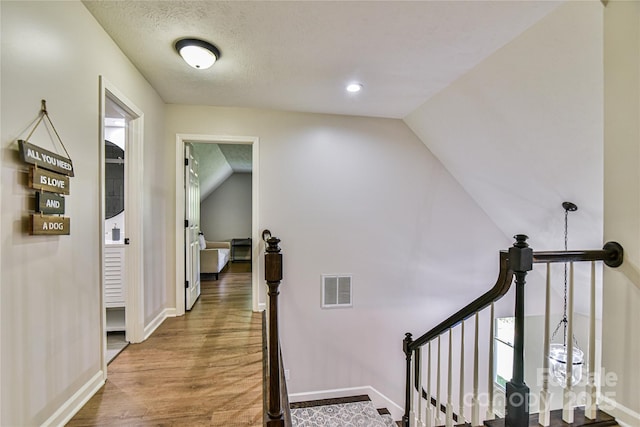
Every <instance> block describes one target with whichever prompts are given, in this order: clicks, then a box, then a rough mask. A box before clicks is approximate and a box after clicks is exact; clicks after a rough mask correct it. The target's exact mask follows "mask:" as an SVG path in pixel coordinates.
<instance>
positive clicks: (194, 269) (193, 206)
mask: <svg viewBox="0 0 640 427" xmlns="http://www.w3.org/2000/svg"><path fill="white" fill-rule="evenodd" d="M185 159H186V161H185V179H184V182H185V186H186V188H185V199H186V200H185V219H186V223H185V236H184V240H185V280H186V283H185V309H186V310H191V307H193V304H195V302H196V300H197V299H198V297H199V296H200V243H199V239H198V232H199V231H200V178H199V177H198V162H197V160H196V159H195V158H194V157H193V147H192V146H191V144H186V145H185Z"/></svg>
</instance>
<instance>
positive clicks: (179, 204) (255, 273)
mask: <svg viewBox="0 0 640 427" xmlns="http://www.w3.org/2000/svg"><path fill="white" fill-rule="evenodd" d="M186 142H196V143H212V144H247V145H251V146H252V159H251V161H252V165H251V218H252V219H251V239H252V240H251V242H252V246H253V247H252V248H251V250H252V258H251V259H252V266H251V276H252V278H251V296H252V302H251V304H252V308H253V311H262V310H264V306H265V304H266V303H265V302H260V287H259V283H260V279H259V266H260V256H259V254H260V242H261V241H262V237H261V236H260V220H259V218H258V213H259V212H260V210H259V202H260V198H259V191H258V190H259V188H260V171H259V163H260V162H259V160H260V158H259V154H260V150H259V142H260V140H259V138H258V137H255V136H229V135H202V134H186V133H178V134H176V151H175V161H176V163H175V167H176V187H175V188H176V223H175V227H176V228H175V235H176V248H175V257H176V258H175V262H176V307H175V314H176V316H183V315H184V314H185V308H184V304H185V295H184V281H185V272H184V203H185V195H184V144H185V143H186ZM261 307H262V308H261Z"/></svg>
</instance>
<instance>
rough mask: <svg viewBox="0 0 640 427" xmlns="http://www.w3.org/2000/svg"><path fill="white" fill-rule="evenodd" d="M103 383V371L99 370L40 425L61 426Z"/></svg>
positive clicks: (43, 426)
mask: <svg viewBox="0 0 640 427" xmlns="http://www.w3.org/2000/svg"><path fill="white" fill-rule="evenodd" d="M103 385H104V372H102V371H99V372H98V373H96V374H95V375H94V376H93V378H91V379H90V380H89V381H87V383H86V384H85V385H83V386H82V387H80V389H79V390H78V391H76V392H75V393H74V395H73V396H71V397H70V398H69V400H67V401H66V402H64V403H63V404H62V406H60V407H59V408H58V410H57V411H56V412H54V413H53V415H51V416H50V417H49V418H48V419H47V420H46V421H45V422H44V423H42V427H45V426H46V427H48V426H63V425H65V424H66V423H68V422H69V420H71V418H73V416H74V415H75V414H76V413H78V411H79V410H80V409H82V407H83V406H84V404H85V403H87V402H88V401H89V399H91V397H92V396H93V395H94V394H96V393H97V391H98V390H100V387H102V386H103Z"/></svg>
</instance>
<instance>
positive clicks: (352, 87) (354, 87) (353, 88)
mask: <svg viewBox="0 0 640 427" xmlns="http://www.w3.org/2000/svg"><path fill="white" fill-rule="evenodd" d="M361 90H362V85H361V84H360V83H351V84H349V85H347V92H351V93H355V92H360V91H361Z"/></svg>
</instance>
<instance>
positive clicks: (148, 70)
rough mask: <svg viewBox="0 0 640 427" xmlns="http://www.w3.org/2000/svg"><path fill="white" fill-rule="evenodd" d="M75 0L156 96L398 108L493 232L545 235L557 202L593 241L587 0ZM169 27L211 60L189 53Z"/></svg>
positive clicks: (592, 88) (596, 131)
mask: <svg viewBox="0 0 640 427" xmlns="http://www.w3.org/2000/svg"><path fill="white" fill-rule="evenodd" d="M83 3H84V4H85V6H86V7H87V9H88V10H89V11H90V12H91V13H92V14H93V16H94V17H95V18H96V19H97V21H98V22H99V23H100V25H102V27H103V28H104V29H105V30H106V31H107V33H108V34H109V35H110V36H111V37H112V38H113V40H114V41H115V42H116V43H117V44H118V45H119V47H120V48H121V49H122V51H123V52H124V53H125V54H126V55H127V56H128V57H129V58H130V60H131V61H132V62H133V64H134V65H135V66H136V67H137V68H138V69H139V70H140V72H141V73H142V74H143V75H144V76H145V77H146V79H147V80H148V81H149V82H150V83H151V85H152V86H153V87H154V88H155V89H156V90H157V91H158V93H159V94H160V96H161V97H162V98H163V100H164V101H165V102H166V103H176V104H194V105H216V106H233V107H254V108H264V109H279V110H286V111H300V112H315V113H328V114H346V115H361V116H375V117H388V118H402V119H403V120H404V121H405V123H406V124H407V125H408V126H410V127H411V129H412V130H413V131H414V132H415V133H416V135H418V137H419V138H420V139H421V140H422V141H423V142H424V143H425V145H426V146H427V147H428V148H429V149H430V150H431V151H432V152H433V153H434V154H435V155H436V156H437V157H438V158H439V159H440V161H441V162H442V163H443V164H444V166H445V167H446V168H447V169H448V170H449V171H450V172H451V173H452V175H453V176H454V177H455V178H456V179H457V180H458V181H459V182H460V183H461V184H462V185H463V187H464V188H465V189H466V190H467V191H468V192H469V194H470V195H471V197H473V198H474V200H476V202H477V203H478V205H479V206H480V207H481V208H482V209H484V210H485V212H487V214H488V215H489V216H490V217H491V218H492V220H493V221H494V222H495V223H496V224H497V225H498V227H500V228H501V229H502V230H503V231H504V233H505V235H506V236H511V235H513V234H514V233H515V232H527V233H530V234H531V235H532V236H537V238H538V242H536V243H537V245H538V247H540V246H541V245H549V246H550V247H551V248H554V249H557V248H558V247H559V246H560V244H561V243H562V242H561V240H560V236H561V233H558V231H561V223H560V222H561V220H560V218H561V216H562V211H561V208H560V204H561V202H562V201H564V200H570V201H573V202H576V203H577V204H578V205H579V206H580V208H581V210H580V211H579V212H578V214H577V215H575V222H574V224H576V230H581V231H582V232H581V234H580V235H579V236H577V238H575V242H576V244H577V245H579V246H584V247H593V245H594V244H596V245H597V244H599V241H600V240H601V237H602V182H603V179H602V106H601V101H602V99H601V94H602V73H601V68H602V64H601V49H602V28H601V21H602V8H603V6H602V4H601V3H600V2H599V1H590V2H564V1H525V0H513V1H506V0H505V1H482V0H478V1H407V2H405V1H177V0H176V1H97V0H84V1H83ZM184 37H197V38H202V39H204V40H207V41H209V42H211V43H214V44H215V45H217V47H218V48H219V49H220V50H221V52H222V56H221V58H220V60H219V61H218V62H217V63H216V64H214V66H213V67H212V68H210V69H208V70H204V71H202V70H195V69H193V68H191V67H189V66H188V65H187V64H186V63H185V62H184V61H182V59H181V58H180V56H179V55H178V54H177V52H176V51H175V49H174V47H173V45H174V43H175V41H176V40H178V39H180V38H184ZM351 81H358V82H360V83H362V84H363V85H364V89H363V90H362V91H361V92H360V93H357V94H348V93H346V92H345V90H344V87H345V85H346V83H348V82H351ZM210 148H211V147H210ZM217 150H218V154H219V155H220V157H221V158H222V159H225V156H224V155H223V153H222V151H220V148H217ZM226 164H227V166H226V167H225V170H226V171H227V172H226V173H229V171H231V170H232V166H233V165H231V164H230V162H228V161H227V162H226ZM516 202H517V203H516ZM545 247H547V246H545Z"/></svg>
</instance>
